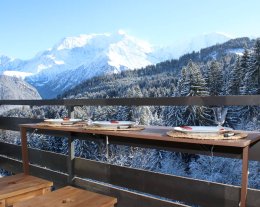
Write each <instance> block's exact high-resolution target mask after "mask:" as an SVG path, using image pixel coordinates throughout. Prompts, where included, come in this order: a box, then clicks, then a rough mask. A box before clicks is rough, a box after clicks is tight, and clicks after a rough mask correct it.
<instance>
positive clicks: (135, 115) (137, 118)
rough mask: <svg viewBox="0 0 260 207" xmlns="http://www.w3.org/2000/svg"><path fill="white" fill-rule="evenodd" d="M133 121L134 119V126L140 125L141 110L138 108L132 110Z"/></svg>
mask: <svg viewBox="0 0 260 207" xmlns="http://www.w3.org/2000/svg"><path fill="white" fill-rule="evenodd" d="M133 119H134V122H135V125H136V126H137V125H139V124H140V120H141V108H140V107H136V108H134V109H133Z"/></svg>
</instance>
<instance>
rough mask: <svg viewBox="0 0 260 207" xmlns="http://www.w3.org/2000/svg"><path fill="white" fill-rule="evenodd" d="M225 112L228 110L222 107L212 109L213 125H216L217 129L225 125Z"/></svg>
mask: <svg viewBox="0 0 260 207" xmlns="http://www.w3.org/2000/svg"><path fill="white" fill-rule="evenodd" d="M227 111H228V109H227V108H223V107H214V108H213V112H214V118H215V123H216V124H217V125H218V127H221V126H222V125H223V124H224V123H225V119H226V116H227Z"/></svg>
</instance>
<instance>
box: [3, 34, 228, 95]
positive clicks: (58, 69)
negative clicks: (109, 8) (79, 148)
mask: <svg viewBox="0 0 260 207" xmlns="http://www.w3.org/2000/svg"><path fill="white" fill-rule="evenodd" d="M228 39H229V38H228V37H226V36H224V35H223V34H215V33H214V34H210V35H203V36H202V37H197V38H195V39H194V40H191V41H187V42H182V43H176V44H175V45H172V46H169V47H155V46H153V45H152V44H150V43H149V42H146V41H144V40H140V39H138V38H136V37H133V36H130V35H128V34H127V33H125V32H124V31H122V30H120V31H118V32H117V33H112V34H109V33H104V34H82V35H79V36H76V37H66V38H64V39H63V40H61V41H60V42H59V43H58V44H56V45H54V47H52V48H50V49H48V50H46V51H43V52H40V53H38V54H37V55H36V56H35V57H34V58H32V59H30V60H26V61H21V60H18V59H11V58H8V57H5V56H0V71H3V74H6V75H9V76H15V77H20V78H25V80H26V81H28V82H29V83H30V84H32V85H33V86H35V87H36V88H37V89H38V90H39V91H40V93H41V94H42V95H43V94H45V95H44V97H48V98H50V97H55V96H56V95H57V94H60V93H62V92H63V91H64V90H65V89H68V88H70V87H73V86H74V85H76V84H79V83H80V82H82V81H84V80H86V79H89V78H91V77H94V76H97V75H102V74H111V73H120V72H121V71H122V70H128V69H130V70H131V69H139V68H142V67H145V66H147V65H152V64H156V63H159V62H161V61H165V60H167V59H173V58H179V56H181V55H183V54H185V53H187V52H191V51H194V50H195V51H196V50H199V49H201V48H203V47H206V46H210V45H214V44H216V43H222V42H223V41H226V40H228ZM15 71H16V72H15ZM53 84H54V85H55V87H52V89H51V90H50V86H51V85H53Z"/></svg>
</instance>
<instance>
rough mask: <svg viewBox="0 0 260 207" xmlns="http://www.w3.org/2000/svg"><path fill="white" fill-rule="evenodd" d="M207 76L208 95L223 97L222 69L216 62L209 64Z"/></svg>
mask: <svg viewBox="0 0 260 207" xmlns="http://www.w3.org/2000/svg"><path fill="white" fill-rule="evenodd" d="M208 76H209V78H208V81H209V82H208V86H209V92H210V95H211V96H218V95H223V85H224V81H223V68H222V67H221V65H220V64H219V63H218V62H217V61H212V62H211V63H210V66H209V75H208Z"/></svg>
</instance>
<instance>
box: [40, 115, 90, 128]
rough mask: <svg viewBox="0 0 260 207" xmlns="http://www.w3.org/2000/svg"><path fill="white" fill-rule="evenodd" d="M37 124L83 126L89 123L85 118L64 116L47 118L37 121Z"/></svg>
mask: <svg viewBox="0 0 260 207" xmlns="http://www.w3.org/2000/svg"><path fill="white" fill-rule="evenodd" d="M37 125H39V126H49V127H83V126H85V125H87V122H86V121H84V120H83V119H71V118H68V117H64V118H62V119H45V120H43V122H40V123H37Z"/></svg>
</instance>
